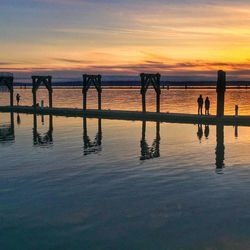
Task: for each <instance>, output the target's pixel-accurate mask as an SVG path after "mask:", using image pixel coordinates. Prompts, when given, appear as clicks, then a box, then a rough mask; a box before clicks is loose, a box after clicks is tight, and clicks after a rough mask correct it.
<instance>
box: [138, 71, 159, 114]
mask: <svg viewBox="0 0 250 250" xmlns="http://www.w3.org/2000/svg"><path fill="white" fill-rule="evenodd" d="M140 77H141V95H142V111H143V112H146V93H147V90H148V88H149V86H150V85H152V86H153V87H154V90H155V92H156V111H157V112H158V113H159V112H160V95H161V86H160V79H161V75H160V74H159V73H158V74H145V73H142V74H141V75H140Z"/></svg>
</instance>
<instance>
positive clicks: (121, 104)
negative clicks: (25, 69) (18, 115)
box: [0, 88, 250, 115]
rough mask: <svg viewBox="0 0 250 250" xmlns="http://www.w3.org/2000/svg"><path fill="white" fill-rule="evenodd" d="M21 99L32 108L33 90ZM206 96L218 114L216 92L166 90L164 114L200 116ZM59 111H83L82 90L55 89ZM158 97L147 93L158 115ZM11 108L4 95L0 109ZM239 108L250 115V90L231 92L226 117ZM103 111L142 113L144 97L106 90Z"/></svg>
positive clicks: (41, 95) (93, 99)
mask: <svg viewBox="0 0 250 250" xmlns="http://www.w3.org/2000/svg"><path fill="white" fill-rule="evenodd" d="M16 93H19V94H20V95H21V99H22V100H21V105H29V106H31V105H32V93H31V89H15V95H16ZM200 94H202V95H203V97H204V99H205V97H206V96H209V98H210V100H211V114H215V112H216V90H215V89H170V90H167V89H163V90H162V95H161V111H162V112H170V113H190V114H194V113H195V114H196V113H197V102H196V101H197V98H198V96H199V95H200ZM41 100H44V102H45V106H46V105H48V93H47V90H45V89H42V88H41V89H39V90H38V92H37V102H39V103H40V102H41ZM53 101H54V106H55V107H70V108H82V91H81V89H55V90H54V92H53ZM155 103H156V100H155V93H154V91H153V90H152V89H150V90H149V91H148V93H147V110H148V111H155V110H156V107H155ZM8 104H9V95H8V93H2V92H0V105H8ZM236 104H238V106H239V115H249V114H250V89H228V90H227V92H226V98H225V114H228V115H230V114H231V115H233V114H235V105H236ZM88 108H97V93H96V91H95V90H93V89H90V90H89V92H88ZM102 108H103V109H113V110H141V95H140V90H139V89H104V90H103V94H102Z"/></svg>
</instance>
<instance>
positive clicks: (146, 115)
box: [0, 70, 250, 126]
mask: <svg viewBox="0 0 250 250" xmlns="http://www.w3.org/2000/svg"><path fill="white" fill-rule="evenodd" d="M140 77H141V96H142V111H129V110H127V111H121V110H103V109H102V105H101V100H102V99H101V94H102V77H101V75H87V74H84V75H83V85H82V94H83V107H82V109H77V108H60V107H58V108H56V107H53V84H52V77H51V76H32V77H31V78H32V86H33V87H32V94H33V106H14V102H13V89H14V87H13V79H14V77H13V75H12V74H7V75H6V74H3V73H2V74H0V85H4V86H6V87H7V88H8V90H9V92H10V105H9V106H0V112H17V113H27V114H36V113H37V114H43V115H58V116H69V117H70V116H72V117H74V116H78V117H86V118H104V119H121V120H134V121H136V120H137V121H155V122H173V123H175V122H177V123H191V124H211V125H213V124H214V125H216V124H218V123H222V124H224V125H233V126H234V125H242V126H244V125H245V126H250V116H226V115H224V105H225V104H224V103H225V92H226V72H224V71H221V70H220V71H218V78H217V79H218V80H217V88H216V92H217V114H216V115H195V114H179V113H178V114H177V113H162V112H160V96H161V81H160V79H161V75H160V74H159V73H157V74H146V73H142V74H141V75H140ZM42 84H43V85H45V87H46V89H47V90H48V96H49V107H42V106H41V107H40V106H39V104H38V103H37V102H36V100H37V99H36V92H37V90H38V89H39V87H40V86H41V85H42ZM91 85H92V86H94V87H95V89H96V90H97V93H98V101H97V103H98V109H95V110H93V109H87V93H88V90H89V88H90V87H91ZM150 86H153V88H154V90H155V92H156V112H147V111H146V93H147V90H148V88H149V87H150ZM110 101H112V100H110ZM194 101H195V100H194Z"/></svg>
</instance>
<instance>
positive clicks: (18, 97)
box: [16, 93, 21, 106]
mask: <svg viewBox="0 0 250 250" xmlns="http://www.w3.org/2000/svg"><path fill="white" fill-rule="evenodd" d="M20 100H21V96H20V95H19V93H17V94H16V103H17V106H19V102H20Z"/></svg>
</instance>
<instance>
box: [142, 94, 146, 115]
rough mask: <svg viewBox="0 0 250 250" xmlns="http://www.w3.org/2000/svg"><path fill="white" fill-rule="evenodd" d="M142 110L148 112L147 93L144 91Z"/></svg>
mask: <svg viewBox="0 0 250 250" xmlns="http://www.w3.org/2000/svg"><path fill="white" fill-rule="evenodd" d="M142 112H146V94H145V93H142Z"/></svg>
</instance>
